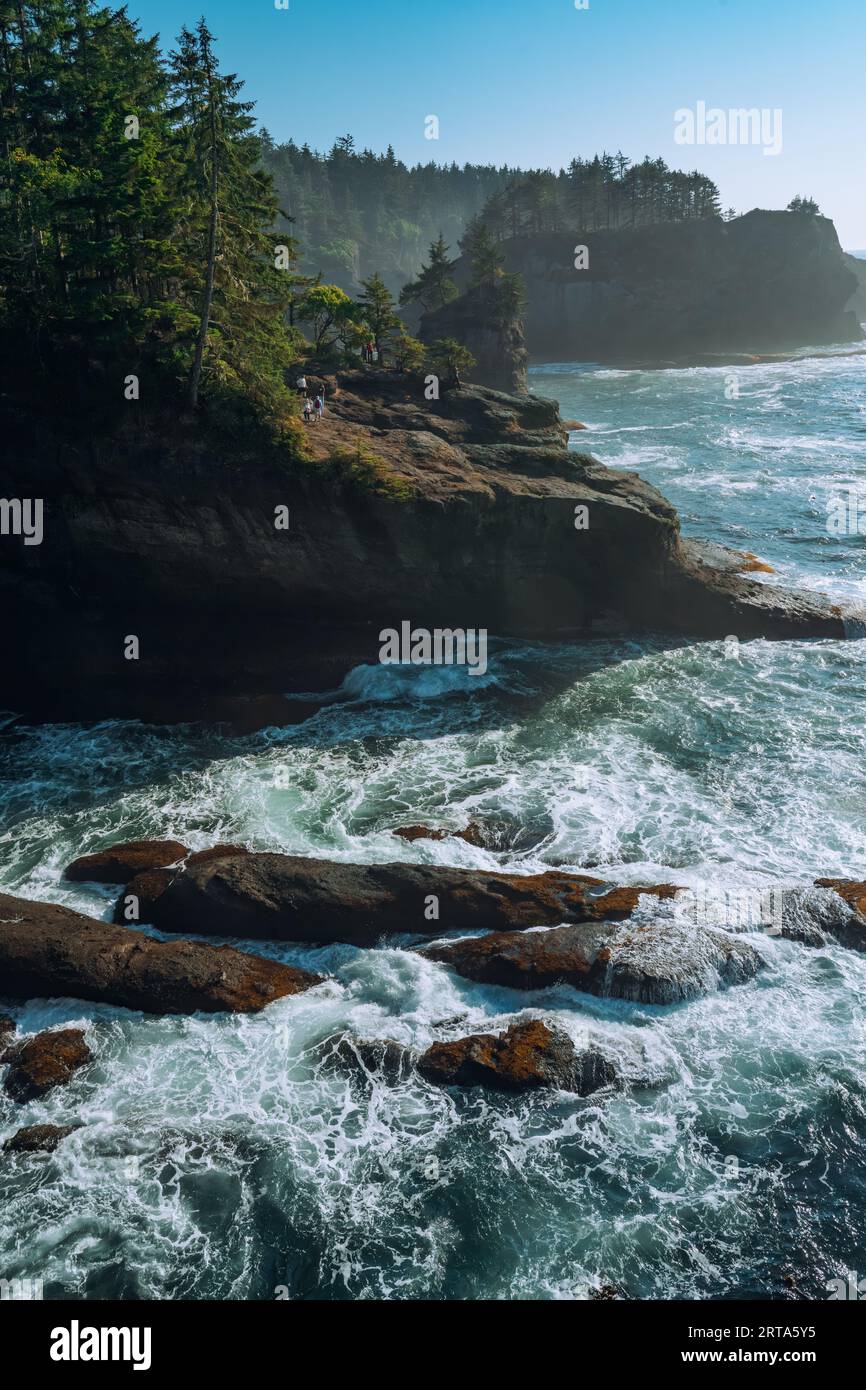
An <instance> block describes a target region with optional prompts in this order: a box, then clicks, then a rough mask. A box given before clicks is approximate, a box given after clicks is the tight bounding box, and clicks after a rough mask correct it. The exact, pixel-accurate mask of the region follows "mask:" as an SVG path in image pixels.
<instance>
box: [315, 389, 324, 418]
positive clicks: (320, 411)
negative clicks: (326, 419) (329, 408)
mask: <svg viewBox="0 0 866 1390" xmlns="http://www.w3.org/2000/svg"><path fill="white" fill-rule="evenodd" d="M313 409H314V410H315V412H316V419H317V420H321V418H322V416H323V415H324V413H325V402H324V401H323V400H322V397H321V396H320V395H319V396H317V397H316V399H315V400H314V401H313Z"/></svg>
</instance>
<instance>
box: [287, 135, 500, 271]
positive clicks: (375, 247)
mask: <svg viewBox="0 0 866 1390" xmlns="http://www.w3.org/2000/svg"><path fill="white" fill-rule="evenodd" d="M261 138H262V143H263V147H264V162H265V167H266V168H267V169H268V170H269V172H270V173H271V175H272V176H273V180H274V186H275V188H276V191H277V197H278V200H279V203H280V207H281V209H282V210H283V213H284V214H285V215H286V217H288V218H291V223H290V224H288V225H287V224H286V222H285V221H283V222H282V223H281V225H283V226H284V227H285V228H286V230H289V231H291V233H292V235H293V236H295V237H296V238H297V239H298V241H299V243H300V246H301V248H302V265H303V268H304V269H305V270H306V271H307V272H309V273H311V274H314V275H315V274H318V273H319V271H321V273H322V278H323V279H324V280H329V281H333V282H334V283H335V284H338V285H341V286H342V287H343V289H346V290H354V289H355V288H356V287H357V286H358V285H359V284H360V282H361V280H362V279H364V278H365V277H366V276H368V275H370V274H371V273H372V272H373V271H378V272H379V273H380V274H381V276H382V278H383V280H384V281H385V283H386V284H387V286H388V288H389V289H390V290H391V291H392V293H394V294H396V293H397V292H398V291H399V290H400V289H401V287H402V286H403V285H404V284H405V283H406V281H407V280H409V279H411V278H412V277H413V276H415V275H417V273H418V270H419V268H420V266H421V262H422V260H423V259H424V255H425V253H426V251H427V248H428V247H429V246H430V244H431V243H432V242H434V241H435V240H436V239H437V237H438V236H439V233H440V232H441V233H442V235H443V236H444V238H445V240H446V242H448V243H449V244H451V245H454V244H455V243H456V242H457V241H458V239H459V238H460V237H461V236H462V235H463V232H464V231H465V229H466V227H467V225H468V224H469V222H471V220H472V219H473V218H474V217H476V216H477V215H478V214H479V213H480V212H481V211H482V209H483V208H484V206H485V204H486V203H487V202H488V200H489V198H490V197H491V196H492V195H493V194H495V193H498V192H500V191H502V190H503V189H504V188H505V187H506V186H507V185H508V184H509V183H511V182H513V181H514V180H516V179H519V178H521V177H523V175H522V174H521V172H520V171H519V170H517V169H510V168H507V167H505V166H503V167H501V168H497V167H496V166H495V165H492V164H464V165H462V166H461V165H458V164H441V165H440V164H434V163H430V164H417V165H415V166H414V167H413V168H409V167H408V166H407V165H406V164H404V163H403V162H402V161H401V160H399V159H397V157H396V156H395V154H394V151H393V149H392V148H391V147H390V145H389V147H388V149H387V150H386V152H385V153H384V154H374V153H373V152H372V150H361V151H360V152H359V151H358V150H356V149H355V142H354V139H353V138H352V136H351V135H343V136H340V137H339V138H338V139H337V140H336V141H335V142H334V145H333V147H332V149H331V150H330V152H329V153H328V154H319V153H317V152H316V151H315V150H311V149H310V147H309V145H296V144H295V142H294V141H293V140H289V141H288V143H287V144H284V145H275V144H274V142H273V140H272V139H271V137H270V135H269V134H268V132H267V131H263V132H262V136H261Z"/></svg>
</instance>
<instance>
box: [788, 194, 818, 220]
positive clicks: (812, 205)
mask: <svg viewBox="0 0 866 1390" xmlns="http://www.w3.org/2000/svg"><path fill="white" fill-rule="evenodd" d="M787 210H788V212H803V213H806V214H807V216H809V217H814V216H815V215H816V214H819V213H820V211H821V209H820V208H819V207H818V204H817V203H816V202H815V199H814V198H801V197H800V194H799V193H798V194H797V196H796V198H792V199H791V201H790V203H789V204H788V208H787Z"/></svg>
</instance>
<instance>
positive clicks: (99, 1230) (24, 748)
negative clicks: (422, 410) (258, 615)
mask: <svg viewBox="0 0 866 1390" xmlns="http://www.w3.org/2000/svg"><path fill="white" fill-rule="evenodd" d="M864 364H866V358H862V357H858V356H857V355H855V354H853V353H851V352H845V351H841V350H840V351H839V353H837V354H835V355H832V356H822V357H816V358H808V357H803V358H802V359H801V360H800V361H797V362H792V363H783V364H774V365H766V366H758V367H753V368H748V369H743V368H741V369H739V372H738V375H739V379H740V380H739V389H740V393H741V394H740V398H739V400H737V401H728V400H726V399H725V395H724V387H725V377H726V376H727V375H730V372H729V371H728V370H727V369H713V370H707V369H700V370H695V371H668V372H639V373H619V372H611V371H609V370H598V369H593V368H592V367H591V366H586V365H574V364H572V365H557V366H553V367H547V368H544V369H538V370H536V371H535V372H534V373H533V376H532V386H533V389H535V390H537V391H538V392H540V393H543V394H545V395H553V396H556V397H557V398H558V399H559V400H560V401H561V403H562V408H563V413H564V414H565V415H566V416H571V415H573V416H574V417H576V418H579V419H581V420H583V421H585V422H586V423H587V424H588V425H589V426H590V427H591V428H590V430H589V431H588V432H586V433H584V432H581V433H580V434H578V435H576V436H575V442H576V444H578V445H579V447H581V448H588V449H590V450H591V451H592V452H594V453H595V454H597V456H598V457H600V458H601V459H603V460H604V461H605V462H607V463H609V464H611V465H613V466H615V467H624V468H636V469H639V471H640V472H641V473H642V474H643V475H644V476H646V477H647V478H649V479H650V480H651V481H653V482H654V483H656V484H658V485H659V486H660V487H661V488H662V489H663V491H665V492H666V494H667V495H668V496H669V497H670V498H671V499H672V500H673V501H674V502H675V503H676V504H677V506H678V507H679V508H680V510H681V514H682V518H683V529H684V531H685V532H687V533H690V534H692V535H701V536H706V537H709V538H712V539H715V540H721V541H724V542H726V543H727V544H731V545H735V546H738V547H740V548H744V549H750V550H753V551H755V552H756V553H757V554H759V555H760V556H761V557H762V558H764V559H766V560H768V561H769V562H770V563H771V564H773V565H774V566H775V567H776V568H777V570H778V572H779V575H780V576H781V578H782V579H783V580H784V581H785V582H797V583H799V584H801V585H802V584H805V585H807V586H810V587H814V588H820V589H824V590H826V591H828V592H831V593H833V594H834V595H837V596H838V597H840V598H843V597H844V598H845V599H846V600H847V601H853V602H856V601H857V600H858V599H859V598H860V597H862V595H863V582H864V580H863V575H864V570H863V546H864V544H866V539H864V538H863V537H858V536H853V537H843V538H837V539H832V540H831V538H830V537H829V536H828V534H827V530H826V499H827V497H828V495H830V494H831V493H832V492H833V490H834V489H837V488H839V487H843V488H848V487H849V486H850V487H853V488H856V487H862V488H864V489H866V391H864V387H863V371H864ZM864 683H866V642H864V641H862V640H854V641H850V642H830V641H822V642H808V643H800V644H797V643H788V642H785V643H766V642H751V643H746V644H743V645H742V646H741V647H740V650H739V653H738V654H735V655H733V656H732V655H731V653H730V651H727V650H726V648H725V646H724V644H723V643H717V642H713V643H702V644H690V645H680V646H678V647H675V648H672V649H671V648H666V647H665V646H664V645H663V644H661V643H657V642H653V641H651V640H647V641H645V642H640V643H637V642H593V643H587V644H585V645H583V646H582V647H580V648H565V647H562V648H549V647H543V646H534V645H531V644H530V645H525V646H521V647H507V648H506V647H496V648H495V649H494V650H493V652H492V656H491V661H490V670H489V673H488V676H487V677H486V678H484V679H483V680H481V679H478V678H475V679H472V678H469V677H466V676H465V675H463V674H462V673H460V672H459V671H455V670H453V669H450V670H446V669H441V670H435V671H426V672H425V671H421V672H409V671H399V670H395V669H394V668H363V669H360V670H357V671H355V672H353V673H352V676H351V677H350V678H349V680H348V681H347V683H346V690H345V692H344V693H345V694H346V695H347V696H348V697H349V698H348V700H347V702H346V703H344V704H342V705H340V706H333V707H330V708H328V709H325V710H323V711H322V712H321V713H320V714H318V715H317V716H316V717H315V718H313V719H311V720H309V721H307V723H305V724H303V725H301V726H299V727H297V728H293V729H287V730H269V731H264V732H262V733H259V734H256V735H252V736H248V737H243V738H240V737H239V738H229V737H225V738H220V737H217V736H215V735H214V734H213V733H211V732H209V731H206V730H202V729H197V728H193V727H188V728H174V729H155V728H148V727H145V726H142V725H139V724H135V723H105V724H101V725H98V726H96V727H93V726H90V727H82V726H73V725H69V726H58V725H55V726H50V727H44V728H41V729H30V728H19V727H18V726H12V727H10V728H8V729H7V730H6V731H5V733H4V734H3V735H0V779H2V781H0V786H2V817H0V882H2V885H3V887H4V888H5V889H6V890H7V891H11V892H15V893H20V894H22V895H25V896H32V897H39V898H45V899H51V900H54V901H58V902H66V903H69V904H70V905H72V906H75V907H78V908H80V909H82V910H84V911H86V912H90V913H93V914H100V913H107V912H108V911H109V910H110V900H111V896H112V895H111V894H110V893H108V892H104V893H100V892H99V891H98V890H96V889H93V888H87V887H81V886H71V885H65V884H63V883H62V881H61V871H62V868H63V866H64V864H66V863H67V862H68V861H69V860H70V859H71V858H73V857H74V856H75V855H77V854H81V853H85V852H87V851H89V850H92V849H96V848H98V847H100V846H102V845H104V844H108V843H111V842H112V841H113V840H116V839H130V838H138V837H141V836H151V835H154V836H164V835H166V836H167V835H171V836H175V837H178V838H180V839H182V840H184V841H185V842H186V843H188V844H190V845H192V846H193V847H201V846H204V845H207V844H210V843H212V842H213V841H215V840H217V839H220V840H234V841H243V842H244V843H246V844H248V845H249V846H251V847H253V848H258V849H265V848H267V849H281V850H285V851H289V852H293V853H309V854H313V855H328V856H331V857H337V858H345V859H349V860H367V861H382V860H386V859H403V860H407V861H417V862H427V863H451V864H464V865H474V866H476V867H481V868H495V867H499V866H503V867H509V868H514V869H517V870H523V871H530V870H534V869H541V868H544V867H546V866H549V865H552V864H556V865H561V866H564V867H569V866H570V867H574V868H584V867H586V866H589V865H592V866H594V869H595V871H596V872H599V873H601V874H603V875H604V876H606V877H609V878H610V879H612V880H614V881H617V882H634V883H637V882H640V881H642V880H643V881H646V880H649V881H652V880H657V879H660V878H664V879H673V880H674V881H676V882H678V883H682V884H684V885H687V886H691V887H694V888H695V889H699V890H708V891H711V892H721V891H722V890H723V889H725V888H728V889H730V890H733V891H737V890H739V889H741V888H743V887H751V886H767V885H774V886H775V885H782V884H784V885H788V886H790V885H800V886H801V887H802V889H803V893H802V902H801V910H802V912H803V913H804V915H806V916H809V915H810V914H811V915H815V916H817V915H819V914H820V911H821V904H822V895H821V893H820V892H819V891H818V890H814V889H811V888H810V887H809V885H810V884H811V882H812V880H813V879H814V878H815V877H817V876H819V875H825V874H826V875H840V876H841V875H845V874H850V875H856V876H861V877H866V835H864V831H866V727H864V717H863V715H864ZM469 819H473V820H481V821H484V822H485V823H487V824H488V825H490V826H492V827H494V828H495V830H496V835H497V841H496V843H497V845H498V846H499V848H498V849H497V850H496V852H490V851H486V850H481V849H478V848H474V847H472V846H470V845H467V844H465V843H463V842H462V841H459V840H449V841H443V842H423V841H421V842H416V843H415V844H413V845H408V844H406V843H404V842H403V841H401V840H398V839H396V838H395V837H394V836H393V834H392V833H391V832H392V830H393V828H394V827H396V826H398V825H401V824H405V823H407V822H408V821H430V822H433V823H437V824H439V823H441V824H448V825H453V826H454V827H459V826H462V825H463V824H465V823H466V821H467V820H469ZM642 911H644V913H645V915H647V916H651V915H653V914H659V913H664V914H668V915H682V909H681V907H680V906H679V905H678V904H675V903H674V904H663V905H661V906H659V905H654V906H653V907H652V908H649V907H647V908H645V909H642ZM686 929H687V928H686V927H685V926H684V930H686ZM756 941H757V944H758V947H759V949H760V951H761V953H762V955H763V956H764V958H765V961H766V969H765V970H764V971H763V972H762V973H761V974H760V975H759V976H758V977H757V978H756V979H755V980H754V981H753V982H752V983H750V984H748V985H745V986H742V987H739V988H736V989H732V990H730V991H728V992H727V993H723V994H716V995H713V996H710V997H708V998H706V999H704V1000H698V1001H695V1002H692V1003H689V1004H687V1005H683V1006H678V1007H673V1008H653V1007H650V1006H638V1005H633V1004H625V1003H622V1002H619V1001H611V1000H600V999H590V998H587V997H585V996H581V995H578V994H576V993H575V992H574V991H572V990H570V989H568V988H566V987H562V988H559V989H556V990H552V991H546V992H540V993H538V994H535V995H523V994H521V995H517V994H514V993H512V992H510V991H508V990H503V989H497V988H493V987H483V986H478V985H473V984H471V983H469V982H467V981H463V980H459V979H458V978H457V977H455V976H453V975H450V974H448V972H447V971H445V970H443V969H442V968H441V967H438V966H436V965H434V964H433V963H432V962H428V961H424V960H422V959H421V958H420V957H419V956H417V955H416V954H414V953H413V952H412V951H411V949H408V948H409V947H410V946H411V942H410V941H409V940H408V939H407V940H406V941H405V942H399V943H395V944H392V945H390V946H388V947H387V948H378V949H376V950H372V951H360V950H354V949H353V948H351V947H347V946H339V947H331V948H326V949H321V948H319V949H316V948H312V947H306V946H291V945H285V944H280V945H274V946H272V947H268V946H265V947H264V948H262V947H261V946H260V945H256V946H255V947H254V948H253V949H257V950H262V949H264V950H265V951H270V953H271V954H273V955H274V956H277V957H280V958H282V959H285V960H288V961H291V962H293V963H301V964H305V965H307V966H309V967H311V968H314V969H318V970H321V971H325V972H328V973H329V974H330V976H331V978H330V979H329V981H328V982H327V983H326V984H325V985H323V986H320V987H319V988H318V989H316V990H314V991H311V992H310V993H308V994H305V995H301V996H298V997H296V998H294V999H287V1000H283V1001H281V1002H279V1003H278V1004H276V1005H274V1006H272V1007H271V1008H269V1009H268V1010H267V1011H266V1012H265V1013H264V1014H262V1015H259V1016H258V1017H255V1018H243V1019H238V1018H223V1019H213V1018H205V1017H196V1018H191V1019H181V1020H177V1019H151V1018H147V1017H145V1016H142V1015H138V1014H132V1013H129V1012H126V1011H123V1010H118V1009H112V1008H108V1007H101V1006H93V1005H85V1004H81V1003H80V1002H76V1001H53V1002H44V1001H42V1002H40V1001H34V1002H33V1003H31V1004H28V1005H26V1006H17V1007H16V1009H15V1013H16V1014H17V1016H18V1019H19V1023H20V1026H21V1027H22V1028H24V1029H28V1030H30V1029H35V1028H38V1027H42V1026H45V1025H48V1024H60V1023H70V1024H71V1023H83V1024H84V1025H85V1026H86V1027H87V1029H88V1040H89V1042H90V1045H91V1047H92V1049H93V1051H94V1052H95V1054H96V1060H95V1063H94V1064H93V1065H92V1066H91V1067H89V1068H87V1069H86V1070H84V1071H82V1072H81V1073H79V1075H78V1076H77V1077H76V1078H75V1079H74V1080H73V1081H72V1082H71V1083H70V1085H68V1086H67V1087H66V1088H64V1089H62V1090H58V1091H57V1092H55V1093H54V1094H53V1095H49V1096H48V1097H47V1098H46V1099H45V1100H44V1101H42V1102H38V1103H32V1104H29V1105H27V1106H23V1107H21V1106H13V1104H12V1102H11V1101H9V1100H7V1099H6V1098H5V1097H2V1099H0V1140H2V1139H5V1138H6V1137H7V1136H8V1135H9V1134H11V1133H12V1132H13V1131H14V1130H15V1129H16V1128H18V1127H19V1126H20V1125H22V1124H29V1123H37V1122H39V1121H52V1122H56V1123H70V1122H72V1121H73V1120H81V1121H83V1122H84V1124H83V1127H82V1128H81V1129H80V1130H78V1131H77V1133H76V1134H75V1135H74V1136H72V1138H70V1139H69V1140H67V1141H66V1142H65V1143H64V1144H63V1145H62V1146H61V1147H60V1149H58V1151H57V1152H56V1153H55V1154H54V1155H52V1156H48V1157H40V1158H32V1157H29V1158H26V1159H18V1158H16V1159H14V1160H11V1159H7V1160H6V1161H5V1162H4V1163H3V1164H2V1165H0V1276H2V1277H6V1278H12V1277H29V1278H37V1279H42V1281H43V1284H44V1288H45V1292H46V1296H62V1295H65V1296H71V1297H82V1298H83V1297H92V1298H97V1297H117V1296H120V1297H157V1298H175V1297H193V1298H214V1297H218V1298H239V1299H246V1298H266V1299H270V1298H273V1297H275V1292H276V1290H277V1289H282V1288H286V1289H288V1291H289V1292H290V1294H291V1296H293V1297H297V1298H302V1299H303V1298H316V1297H318V1298H328V1299H344V1298H374V1297H389V1298H398V1299H407V1298H433V1299H466V1298H518V1299H519V1298H537V1297H540V1298H557V1299H581V1298H585V1297H587V1296H588V1295H589V1293H590V1292H591V1290H592V1289H593V1288H597V1287H598V1286H599V1285H601V1284H616V1285H618V1286H619V1287H620V1288H621V1289H622V1291H623V1292H624V1293H626V1294H627V1295H629V1296H631V1297H638V1298H677V1297H700V1298H742V1297H751V1296H762V1297H774V1298H781V1297H792V1296H793V1293H792V1291H791V1290H790V1288H789V1287H788V1285H787V1284H786V1283H785V1278H786V1277H793V1279H794V1280H795V1282H796V1287H797V1290H798V1291H799V1292H800V1293H801V1294H805V1295H807V1296H810V1297H825V1296H826V1284H827V1282H828V1281H829V1280H831V1279H833V1278H836V1277H839V1276H841V1275H843V1274H844V1272H845V1271H846V1270H849V1269H853V1270H857V1271H859V1272H860V1274H861V1276H862V1275H864V1274H866V1251H864V1249H863V1237H862V1232H861V1227H862V1214H863V1211H864V1195H866V1194H864V1189H866V1151H864V1140H866V1079H864V1078H866V1028H864V1022H863V1019H864V1012H863V1006H864V1002H866V956H860V955H858V954H855V953H853V952H850V951H845V950H844V949H842V948H841V947H836V946H832V947H828V948H826V949H820V950H807V949H805V948H803V947H801V946H798V945H796V944H794V943H792V942H788V941H785V940H781V939H778V938H773V937H770V936H766V935H764V934H760V935H759V936H757V937H756ZM521 1014H524V1015H539V1014H540V1015H543V1016H544V1017H546V1018H549V1019H555V1020H556V1021H557V1022H558V1023H559V1024H560V1025H561V1026H563V1027H565V1028H566V1029H567V1030H568V1031H570V1032H571V1034H572V1035H573V1037H574V1038H575V1040H576V1041H578V1042H581V1043H583V1042H585V1041H586V1040H587V1039H588V1038H591V1039H593V1040H595V1041H596V1042H597V1043H598V1044H599V1045H600V1046H602V1048H603V1049H604V1050H605V1051H607V1052H608V1053H609V1055H610V1056H612V1057H613V1058H614V1059H615V1060H616V1061H617V1063H618V1065H619V1066H620V1068H621V1069H622V1070H623V1071H624V1072H625V1074H626V1075H627V1076H628V1077H629V1078H631V1079H632V1080H633V1082H634V1083H635V1084H634V1088H633V1089H631V1090H630V1091H628V1092H627V1093H624V1094H619V1095H613V1096H611V1095H606V1096H604V1095H603V1096H600V1097H594V1098H590V1099H589V1100H579V1099H576V1098H574V1097H567V1096H564V1095H552V1096H551V1095H547V1096H539V1095H536V1096H532V1097H526V1098H518V1099H514V1098H505V1097H496V1096H489V1095H483V1094H482V1093H480V1092H477V1091H470V1092H466V1093H463V1094H450V1093H448V1092H443V1091H439V1090H436V1089H434V1088H432V1087H429V1086H427V1085H426V1084H424V1083H422V1082H420V1081H419V1080H417V1079H410V1080H408V1081H406V1082H404V1083H402V1084H401V1085H399V1086H396V1087H391V1088H389V1087H384V1086H381V1087H379V1086H377V1087H374V1088H373V1089H372V1090H371V1091H361V1090H358V1089H356V1088H355V1087H353V1084H352V1083H351V1082H350V1081H349V1080H347V1079H346V1078H341V1077H339V1076H335V1075H334V1074H332V1073H327V1072H324V1073H323V1071H322V1069H321V1067H320V1054H319V1052H318V1048H319V1045H320V1044H321V1042H322V1040H323V1039H325V1038H327V1037H328V1036H330V1035H331V1034H333V1033H335V1032H338V1031H341V1030H344V1029H349V1030H351V1031H352V1032H354V1033H355V1034H356V1035H358V1036H362V1037H370V1038H373V1037H379V1038H395V1039H397V1040H398V1041H401V1042H405V1043H410V1044H413V1045H415V1046H419V1047H420V1046H425V1045H427V1044H428V1043H429V1042H431V1041H433V1040H434V1039H437V1038H451V1037H456V1036H460V1035H462V1034H464V1033H467V1032H470V1031H478V1030H479V1029H482V1028H483V1029H490V1028H500V1027H502V1026H504V1025H505V1024H506V1023H507V1022H509V1021H511V1020H513V1019H514V1018H515V1017H519V1016H520V1015H521Z"/></svg>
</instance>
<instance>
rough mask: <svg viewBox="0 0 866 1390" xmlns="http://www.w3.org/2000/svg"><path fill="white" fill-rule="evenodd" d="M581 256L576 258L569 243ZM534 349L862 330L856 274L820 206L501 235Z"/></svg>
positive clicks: (750, 341) (576, 350)
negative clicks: (806, 210)
mask: <svg viewBox="0 0 866 1390" xmlns="http://www.w3.org/2000/svg"><path fill="white" fill-rule="evenodd" d="M578 245H583V246H585V247H586V248H587V250H588V265H587V266H586V268H585V269H580V270H578V269H576V268H575V261H576V259H578V258H577V257H576V254H575V252H576V247H577V246H578ZM505 251H506V268H507V270H509V271H519V272H520V273H521V274H522V276H523V279H524V283H525V286H526V292H527V308H526V314H525V329H526V342H527V347H528V349H529V352H530V354H531V355H532V357H534V358H535V359H541V360H546V361H552V360H565V361H573V360H587V359H591V360H601V361H622V360H629V359H640V360H646V361H651V362H660V361H666V360H673V361H676V360H678V359H683V358H691V359H693V358H694V357H695V356H699V355H704V354H706V355H713V356H714V355H717V354H727V353H732V352H733V353H761V352H775V351H784V350H787V349H790V348H796V347H803V346H806V345H810V344H813V343H830V342H849V341H853V340H854V339H859V338H860V337H862V331H861V329H860V325H859V320H858V317H857V315H856V314H854V313H852V312H850V309H849V307H848V305H849V301H850V299H851V296H852V294H853V293H854V292H855V290H856V288H857V282H856V277H855V275H854V274H853V272H852V270H851V268H850V266H849V265H848V264H846V261H847V259H848V258H846V257H845V256H844V253H843V252H842V249H841V247H840V245H839V240H838V237H837V235H836V230H835V228H834V226H833V223H832V222H831V221H830V220H829V219H828V218H826V217H820V216H815V217H811V216H804V215H803V214H798V213H789V212H763V211H758V210H756V211H754V212H750V213H747V214H746V215H745V216H743V217H738V218H736V219H734V220H733V221H731V222H722V221H721V220H719V219H716V218H710V219H702V220H699V221H691V222H678V223H662V224H659V225H656V226H648V227H640V228H635V229H634V230H625V231H616V232H592V233H587V234H585V235H582V234H580V233H578V232H562V233H559V232H557V233H553V232H549V233H539V234H536V235H532V236H524V237H519V238H515V239H514V240H512V241H509V242H506V243H505Z"/></svg>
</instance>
